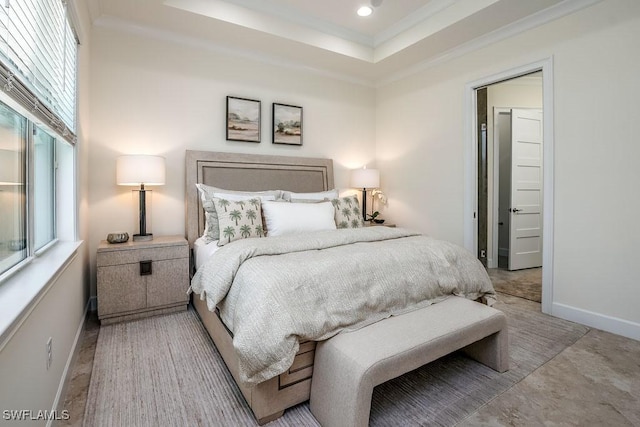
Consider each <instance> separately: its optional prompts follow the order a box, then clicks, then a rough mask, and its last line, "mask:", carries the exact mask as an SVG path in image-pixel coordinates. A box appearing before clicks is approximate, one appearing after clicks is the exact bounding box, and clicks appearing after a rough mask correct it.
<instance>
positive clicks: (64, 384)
mask: <svg viewBox="0 0 640 427" xmlns="http://www.w3.org/2000/svg"><path fill="white" fill-rule="evenodd" d="M89 305H90V300H88V301H87V304H86V305H85V307H84V314H83V316H82V319H81V320H80V324H79V325H78V328H77V329H76V337H75V339H74V340H73V345H72V346H71V351H70V352H69V357H67V363H66V364H65V366H64V369H63V370H62V376H61V377H60V384H59V385H58V391H57V393H56V397H55V399H53V406H52V408H51V409H52V411H53V412H54V413H55V411H58V413H59V414H60V412H61V411H62V410H63V409H64V396H65V395H66V394H67V390H68V389H69V387H68V386H69V383H70V382H71V380H72V377H71V374H72V372H73V366H74V365H75V362H76V360H77V359H78V355H79V354H80V348H81V346H79V345H78V343H80V341H81V339H82V335H83V332H84V329H85V325H86V320H87V313H88V312H89ZM53 421H54V420H49V421H48V422H47V427H48V426H51V425H52V424H53Z"/></svg>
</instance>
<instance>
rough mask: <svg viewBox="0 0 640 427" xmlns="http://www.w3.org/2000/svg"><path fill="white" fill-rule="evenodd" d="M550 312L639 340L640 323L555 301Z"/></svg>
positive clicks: (562, 317)
mask: <svg viewBox="0 0 640 427" xmlns="http://www.w3.org/2000/svg"><path fill="white" fill-rule="evenodd" d="M551 314H552V315H553V316H556V317H560V318H561V319H565V320H570V321H572V322H577V323H582V324H583V325H587V326H590V327H592V328H596V329H601V330H603V331H607V332H611V333H613V334H616V335H621V336H623V337H627V338H631V339H634V340H638V341H640V323H635V322H630V321H628V320H624V319H620V318H617V317H612V316H607V315H605V314H600V313H594V312H592V311H588V310H583V309H581V308H576V307H571V306H569V305H565V304H560V303H557V302H554V303H553V304H552V308H551Z"/></svg>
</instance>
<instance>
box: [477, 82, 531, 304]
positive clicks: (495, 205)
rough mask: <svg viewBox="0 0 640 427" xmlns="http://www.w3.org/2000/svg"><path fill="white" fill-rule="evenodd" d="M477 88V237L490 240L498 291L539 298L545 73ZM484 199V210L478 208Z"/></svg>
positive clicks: (491, 269)
mask: <svg viewBox="0 0 640 427" xmlns="http://www.w3.org/2000/svg"><path fill="white" fill-rule="evenodd" d="M476 93H477V99H478V108H479V109H480V105H483V107H484V108H486V113H484V112H483V113H482V114H481V113H480V112H479V113H478V123H479V124H480V126H481V127H483V128H484V129H486V137H483V138H482V141H480V142H481V143H480V145H479V150H480V149H482V150H483V151H481V153H482V154H481V155H479V156H478V162H479V165H478V190H479V192H478V208H479V216H478V222H479V223H478V242H483V240H485V241H486V245H487V249H486V254H487V258H486V260H485V262H486V263H485V265H486V266H487V267H488V272H489V275H490V276H491V278H492V281H493V282H494V287H495V288H496V290H497V291H498V292H501V293H505V294H509V295H512V296H517V297H520V298H524V299H529V300H532V301H535V302H541V300H542V298H541V297H542V270H541V268H542V242H543V227H542V210H543V204H542V195H543V192H542V187H543V182H542V180H543V179H542V171H543V162H542V150H543V147H544V141H543V120H542V73H541V72H536V73H532V74H528V75H525V76H519V77H516V78H513V79H509V80H507V81H503V82H498V83H494V84H491V85H488V86H487V87H485V88H482V89H478V90H477V91H476ZM490 116H491V117H492V119H493V120H488V118H489V117H490ZM482 121H485V123H486V126H484V124H485V123H481V122H482ZM485 188H486V190H484V189H485ZM483 203H484V204H486V215H481V214H480V212H482V208H481V206H482V205H483ZM485 233H486V234H485ZM482 252H483V253H484V252H485V251H482ZM481 261H482V260H481Z"/></svg>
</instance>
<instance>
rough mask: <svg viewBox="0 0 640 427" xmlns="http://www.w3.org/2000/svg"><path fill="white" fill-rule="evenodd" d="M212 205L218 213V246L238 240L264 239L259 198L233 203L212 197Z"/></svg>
mask: <svg viewBox="0 0 640 427" xmlns="http://www.w3.org/2000/svg"><path fill="white" fill-rule="evenodd" d="M213 204H214V205H215V207H216V211H217V212H218V226H219V230H220V240H218V246H224V245H226V244H227V243H231V242H233V241H234V240H239V239H247V238H250V237H264V235H265V233H264V229H263V226H262V210H261V209H260V199H259V198H257V197H255V198H253V199H249V200H237V201H233V200H228V199H219V198H217V197H214V198H213Z"/></svg>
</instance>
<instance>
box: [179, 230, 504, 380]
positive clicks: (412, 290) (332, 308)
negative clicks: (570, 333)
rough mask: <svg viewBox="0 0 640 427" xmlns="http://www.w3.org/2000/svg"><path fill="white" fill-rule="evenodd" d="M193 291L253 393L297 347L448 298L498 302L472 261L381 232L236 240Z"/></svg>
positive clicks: (439, 245)
mask: <svg viewBox="0 0 640 427" xmlns="http://www.w3.org/2000/svg"><path fill="white" fill-rule="evenodd" d="M232 284H233V286H232ZM191 290H193V291H194V292H195V293H197V294H199V295H200V296H199V298H201V299H206V300H207V305H208V307H209V310H212V311H213V310H214V309H215V307H216V306H218V307H219V309H220V315H221V318H222V320H223V321H224V323H225V325H226V326H227V327H228V328H229V329H230V330H231V331H233V333H234V337H233V345H234V348H235V350H236V353H237V354H238V361H239V371H240V380H241V381H243V382H247V383H254V384H255V383H259V382H262V381H265V380H267V379H269V378H272V377H274V376H276V375H278V374H280V373H282V372H284V371H286V370H287V369H288V368H289V366H291V363H292V362H293V358H294V356H295V354H296V352H297V351H298V347H299V344H298V342H299V341H301V340H316V341H317V340H323V339H327V338H329V337H331V336H333V335H335V334H336V333H338V332H340V331H341V330H345V329H351V328H357V327H361V326H364V325H366V324H369V323H372V322H375V321H378V320H381V319H384V318H386V317H388V316H390V315H394V314H401V313H403V312H406V311H409V310H413V309H417V308H421V307H424V306H426V305H429V304H432V303H434V302H437V301H439V300H441V299H443V298H446V297H447V296H448V295H451V294H453V295H459V296H463V297H466V298H469V299H473V300H476V299H483V300H485V301H487V302H489V303H491V302H492V301H493V299H494V298H495V292H494V290H493V286H492V285H491V281H490V280H489V277H488V276H487V272H486V270H485V269H484V267H483V266H482V264H480V262H479V261H478V260H477V259H476V258H475V256H474V255H473V254H471V253H470V252H468V251H466V250H464V249H463V248H460V247H458V246H456V245H453V244H451V243H447V242H442V241H437V240H435V239H431V238H428V237H426V236H420V235H418V234H416V233H413V232H410V231H409V230H403V229H394V228H387V227H366V228H360V229H345V230H331V231H316V232H310V233H307V234H305V237H304V238H300V235H290V236H279V237H267V238H264V239H243V240H238V241H236V242H233V243H231V244H229V245H226V246H223V247H222V248H220V251H219V252H217V253H216V254H215V255H213V256H211V257H210V258H209V260H208V261H207V262H206V263H204V264H203V265H202V267H201V268H200V269H198V271H197V272H196V275H195V276H194V278H193V280H192V281H191Z"/></svg>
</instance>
